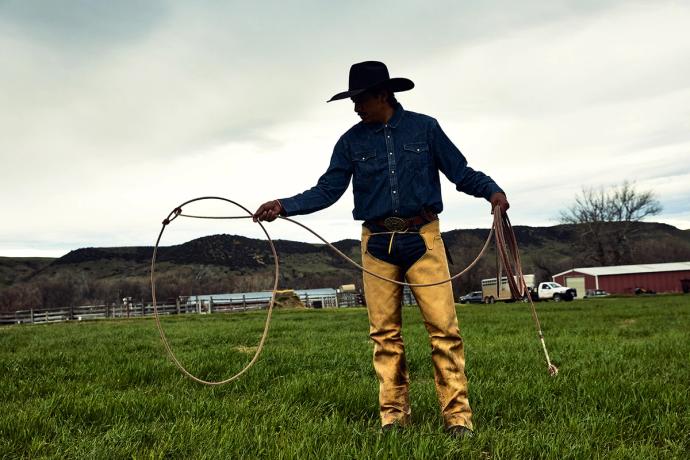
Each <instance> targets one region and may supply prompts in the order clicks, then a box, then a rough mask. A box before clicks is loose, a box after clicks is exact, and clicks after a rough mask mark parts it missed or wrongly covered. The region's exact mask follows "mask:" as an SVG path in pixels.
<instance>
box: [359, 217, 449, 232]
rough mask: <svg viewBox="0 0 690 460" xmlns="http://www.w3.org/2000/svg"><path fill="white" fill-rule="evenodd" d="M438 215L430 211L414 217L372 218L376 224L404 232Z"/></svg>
mask: <svg viewBox="0 0 690 460" xmlns="http://www.w3.org/2000/svg"><path fill="white" fill-rule="evenodd" d="M436 218H437V216H436V214H434V213H429V214H428V215H427V216H414V217H407V218H403V217H386V218H385V219H376V220H370V221H368V222H371V223H372V224H374V225H378V226H380V227H386V228H387V229H388V231H391V232H404V231H405V230H407V229H408V228H410V227H414V226H416V225H424V224H428V223H429V222H433V221H434V220H436Z"/></svg>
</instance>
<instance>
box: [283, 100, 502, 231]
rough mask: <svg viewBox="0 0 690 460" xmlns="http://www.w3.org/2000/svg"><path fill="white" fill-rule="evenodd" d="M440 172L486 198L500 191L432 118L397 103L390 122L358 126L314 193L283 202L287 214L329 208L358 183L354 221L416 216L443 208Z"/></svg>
mask: <svg viewBox="0 0 690 460" xmlns="http://www.w3.org/2000/svg"><path fill="white" fill-rule="evenodd" d="M439 171H440V172H442V173H443V174H444V175H445V176H446V177H447V178H448V179H449V180H450V181H451V182H453V183H454V184H455V185H456V188H457V190H458V191H461V192H464V193H467V194H469V195H473V196H476V197H482V198H486V199H487V200H488V199H489V197H490V196H491V195H492V194H493V193H494V192H502V190H501V188H500V187H499V186H498V185H496V183H495V182H494V181H493V180H492V179H491V177H489V176H487V175H486V174H484V173H482V172H480V171H475V170H474V169H472V168H470V167H469V166H467V160H466V159H465V157H464V156H463V154H462V153H461V152H460V150H458V149H457V147H455V145H453V143H452V142H451V141H450V139H448V136H446V134H445V133H444V132H443V130H442V129H441V127H440V126H439V124H438V122H437V121H436V120H435V119H434V118H432V117H429V116H427V115H422V114H420V113H415V112H409V111H406V110H404V109H403V107H402V105H400V104H398V105H397V106H396V108H395V113H394V114H393V116H392V117H391V119H390V120H389V121H388V123H387V124H382V123H363V122H359V123H357V124H356V125H354V126H353V127H352V128H350V129H349V130H348V131H347V132H346V133H345V134H343V135H342V136H341V137H340V139H339V140H338V142H337V143H336V144H335V148H334V149H333V155H332V156H331V163H330V166H329V167H328V170H327V171H326V172H325V173H324V175H323V176H321V178H319V181H318V183H317V184H316V185H315V186H314V187H312V188H310V189H309V190H307V191H305V192H303V193H299V194H297V195H295V196H292V197H290V198H282V199H280V203H281V204H282V206H283V214H284V215H286V216H293V215H298V214H309V213H312V212H315V211H319V210H321V209H324V208H326V207H328V206H330V205H332V204H333V203H335V202H336V201H338V199H339V198H340V197H341V196H342V194H343V193H345V190H346V189H347V187H348V185H349V184H350V178H352V181H353V194H354V199H355V208H354V210H353V211H352V215H353V217H354V218H355V220H373V219H382V218H385V217H389V216H399V217H412V216H417V215H420V213H421V212H422V211H423V210H427V211H431V212H435V213H437V214H438V213H440V212H441V211H442V210H443V202H442V200H441V183H440V181H439Z"/></svg>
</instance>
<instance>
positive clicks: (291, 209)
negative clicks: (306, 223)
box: [278, 198, 299, 217]
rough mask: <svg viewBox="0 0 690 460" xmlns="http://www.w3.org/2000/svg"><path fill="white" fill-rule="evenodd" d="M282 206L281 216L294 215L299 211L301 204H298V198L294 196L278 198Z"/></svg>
mask: <svg viewBox="0 0 690 460" xmlns="http://www.w3.org/2000/svg"><path fill="white" fill-rule="evenodd" d="M278 201H279V202H280V206H281V207H282V208H283V210H282V212H281V213H280V215H281V216H285V217H288V216H292V215H294V214H295V213H296V212H298V211H299V206H298V205H297V200H295V199H294V198H278Z"/></svg>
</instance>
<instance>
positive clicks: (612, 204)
mask: <svg viewBox="0 0 690 460" xmlns="http://www.w3.org/2000/svg"><path fill="white" fill-rule="evenodd" d="M661 210H662V207H661V203H659V201H658V200H657V199H656V197H655V195H654V192H652V191H638V190H636V189H635V185H634V184H632V183H630V182H628V181H624V182H623V183H622V184H621V185H618V186H613V187H610V188H608V189H605V188H603V187H600V188H590V189H586V188H585V189H583V190H582V194H581V195H578V196H576V198H575V203H574V204H573V205H572V206H570V207H569V208H568V209H567V210H565V211H562V212H561V215H560V221H561V222H562V223H564V224H575V225H577V226H578V229H579V232H580V242H581V245H582V249H583V253H582V254H583V256H584V258H585V259H586V260H590V261H592V262H595V263H597V264H599V265H619V264H625V263H633V262H634V254H633V250H632V248H633V246H632V244H631V239H632V237H633V236H634V234H635V232H636V229H637V228H638V226H637V225H636V224H637V223H638V222H640V221H642V220H643V219H644V218H646V217H649V216H654V215H657V214H659V213H660V212H661Z"/></svg>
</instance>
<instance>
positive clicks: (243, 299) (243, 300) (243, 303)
mask: <svg viewBox="0 0 690 460" xmlns="http://www.w3.org/2000/svg"><path fill="white" fill-rule="evenodd" d="M242 311H247V297H246V296H245V295H244V294H242Z"/></svg>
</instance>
